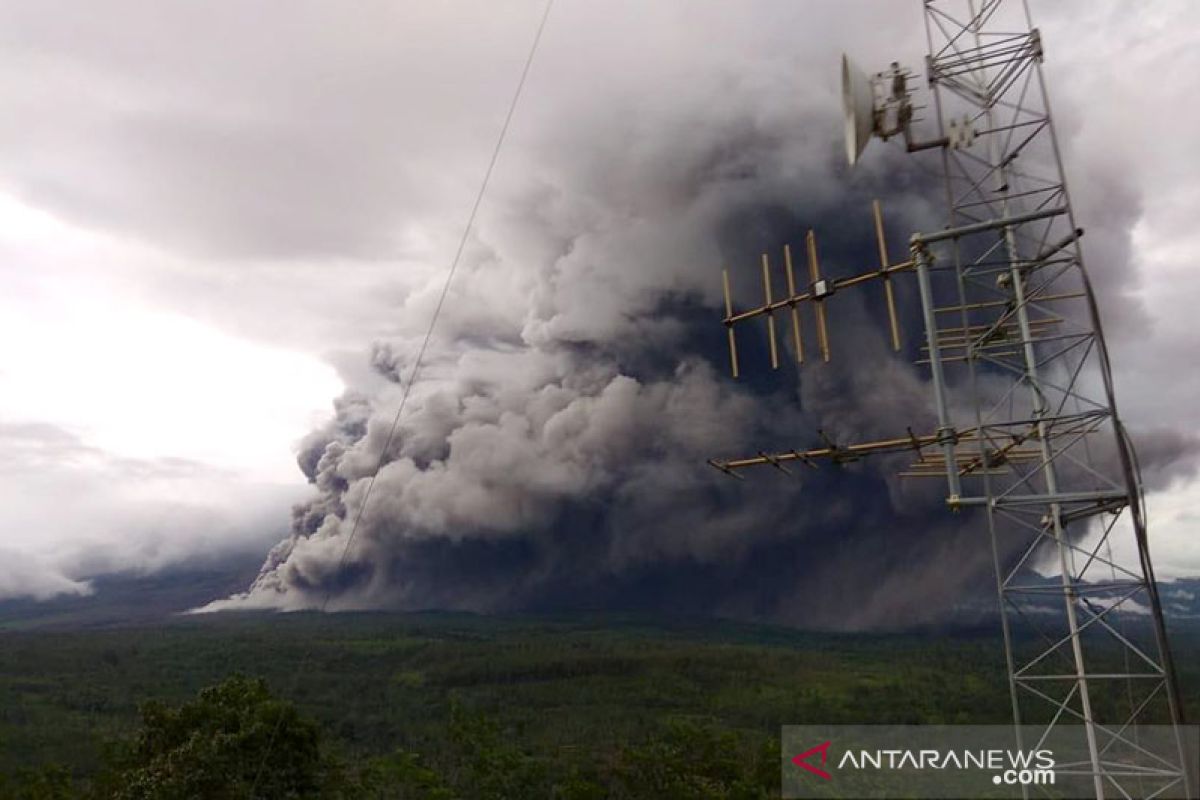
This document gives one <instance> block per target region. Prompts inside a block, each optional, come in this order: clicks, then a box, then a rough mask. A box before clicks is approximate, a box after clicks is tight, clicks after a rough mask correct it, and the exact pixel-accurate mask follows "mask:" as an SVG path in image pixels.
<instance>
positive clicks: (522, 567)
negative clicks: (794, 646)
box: [218, 23, 1195, 628]
mask: <svg viewBox="0 0 1200 800" xmlns="http://www.w3.org/2000/svg"><path fill="white" fill-rule="evenodd" d="M560 24H561V23H560ZM739 66H740V68H743V69H744V68H746V65H745V64H741V65H739ZM757 66H758V68H764V65H763V64H761V63H760V64H758V65H757ZM545 68H546V67H544V66H543V69H545ZM765 71H766V72H767V73H768V74H770V72H771V69H770V68H769V67H766V68H765ZM534 83H535V84H536V81H535V82H534ZM698 83H700V82H696V83H689V84H688V85H687V86H686V88H684V89H683V91H682V92H680V93H679V95H677V96H675V97H672V98H671V101H670V102H663V103H662V104H660V105H659V104H655V105H652V104H650V103H648V102H647V100H646V99H645V98H644V96H638V95H636V94H627V93H629V92H630V88H629V87H628V86H623V85H620V84H619V83H618V86H619V88H620V89H621V91H613V90H611V89H610V90H609V91H608V92H605V87H603V86H601V87H600V89H599V96H595V97H589V98H588V99H587V103H586V104H575V105H572V104H571V103H565V109H567V110H570V111H571V112H573V113H563V114H561V115H560V116H556V117H549V118H546V116H545V110H544V109H543V110H542V111H541V112H540V113H541V117H542V118H541V119H540V120H539V122H540V123H541V125H540V127H539V129H538V138H537V141H538V144H539V145H540V146H539V147H538V149H537V151H536V156H533V155H529V154H528V153H523V154H522V156H518V158H520V159H521V160H520V166H521V167H522V168H523V169H524V171H525V175H524V179H523V180H522V181H520V182H510V183H508V184H506V185H505V188H504V189H502V190H501V196H500V197H497V198H494V199H493V202H492V203H491V204H490V205H489V206H488V207H487V210H486V212H485V215H484V219H483V221H482V223H481V225H480V227H479V229H478V231H477V233H476V235H475V238H474V240H473V241H472V243H471V248H470V250H469V252H468V258H467V263H465V264H464V265H463V269H462V271H461V273H460V276H459V278H458V280H457V283H456V286H455V288H454V290H453V292H452V295H451V303H450V305H449V306H448V308H447V315H446V319H445V320H444V321H443V323H442V325H441V327H440V329H439V337H438V339H437V340H436V341H435V344H434V347H433V351H432V354H431V356H430V358H429V364H428V367H427V370H426V372H424V373H423V377H422V381H421V383H420V384H419V386H418V387H417V389H416V391H415V394H414V399H413V401H412V403H411V405H410V406H409V407H408V408H407V409H406V411H405V414H404V416H403V417H402V418H401V421H400V425H399V428H398V430H397V435H396V437H395V439H394V441H393V442H392V443H391V445H390V447H389V449H388V451H387V452H384V451H383V448H384V443H385V440H386V439H387V433H388V430H389V428H390V426H391V420H392V418H393V416H394V414H395V409H396V404H397V402H398V396H399V393H400V389H399V387H398V386H397V384H398V383H399V382H400V381H402V380H403V377H404V375H405V374H406V369H411V365H412V363H413V355H414V354H415V350H416V345H417V342H418V337H417V336H416V335H412V336H410V337H407V338H399V339H393V340H389V341H388V342H386V343H382V344H377V345H375V346H374V347H373V349H372V352H371V356H370V363H371V365H372V367H373V369H374V371H375V372H376V374H377V375H378V376H380V377H381V378H382V379H383V380H381V381H378V382H377V383H375V384H373V385H372V386H373V389H372V390H371V391H369V392H367V393H366V394H365V395H353V396H351V397H348V398H346V400H345V402H346V403H349V404H350V405H352V407H353V409H354V412H353V413H352V414H350V413H347V411H346V407H343V408H341V409H339V420H338V421H335V423H333V424H332V425H331V426H329V428H327V429H326V430H323V431H320V432H318V433H317V434H314V436H313V437H310V438H309V439H308V440H307V441H306V446H305V448H304V450H303V453H302V455H301V461H302V464H303V465H304V466H305V471H306V473H307V474H308V475H309V476H310V479H312V480H313V482H314V483H315V484H316V485H317V488H318V490H319V494H318V496H317V497H316V498H315V499H314V500H313V501H312V502H311V503H309V504H307V505H303V506H301V507H299V508H298V509H297V512H296V525H295V529H294V533H293V536H292V537H290V538H289V539H288V540H286V541H284V542H281V543H280V545H279V546H278V547H276V548H275V550H273V551H272V554H271V556H270V557H269V558H268V560H267V563H266V564H265V565H264V567H263V570H262V573H261V574H260V576H259V578H258V580H257V581H256V582H255V584H254V585H253V586H252V587H251V588H250V590H249V591H248V592H247V593H246V594H245V595H241V596H238V597H235V598H233V599H232V600H231V601H229V602H227V603H224V604H218V606H220V607H226V606H241V605H266V606H279V607H284V608H289V607H292V608H294V607H306V606H312V605H316V604H319V603H321V602H322V601H323V600H324V599H325V598H326V597H328V598H329V605H330V607H331V608H354V607H374V606H390V607H402V608H414V607H430V606H433V607H452V608H469V609H476V610H497V609H521V608H525V609H527V608H592V607H603V608H614V607H619V608H630V607H634V608H658V609H668V610H691V611H701V612H712V613H721V614H727V615H734V616H747V617H762V616H767V617H772V618H776V619H782V620H786V621H789V622H792V623H796V624H805V625H828V626H834V627H845V628H858V627H868V626H879V625H900V624H910V623H913V622H918V621H925V620H928V619H933V618H936V617H938V616H939V615H941V614H943V613H944V612H945V610H946V609H947V608H948V607H949V606H950V605H952V604H953V602H954V601H955V598H957V597H958V596H959V594H960V593H961V591H962V590H963V588H964V587H966V586H969V585H973V584H977V583H978V581H979V580H981V579H982V578H983V577H985V576H986V574H987V572H988V571H989V570H990V569H991V557H990V553H989V551H988V550H987V549H986V548H981V547H979V538H978V537H979V533H980V524H981V521H980V519H979V518H978V517H976V516H973V515H972V514H970V513H964V514H960V515H956V516H950V515H947V514H946V512H945V508H944V505H943V494H944V493H943V491H942V487H940V486H929V485H924V486H911V485H902V484H900V483H899V482H897V481H896V480H895V479H894V478H891V477H889V476H891V475H892V473H893V472H894V471H895V469H896V468H898V467H900V466H903V464H904V463H905V459H903V458H900V457H895V458H889V459H883V460H881V462H879V463H878V464H875V465H853V466H850V467H847V468H844V469H840V470H839V469H834V470H831V471H826V472H822V473H818V474H813V475H809V474H807V473H806V474H805V475H804V476H803V477H804V480H803V481H802V482H797V481H796V480H795V479H794V478H793V479H788V478H785V477H784V476H781V475H776V474H767V475H761V474H759V475H755V476H753V478H752V480H751V482H748V483H747V484H746V485H742V484H737V483H735V482H732V481H730V480H729V479H728V478H726V477H725V476H723V475H720V474H719V473H716V472H715V471H713V470H711V469H709V468H708V467H706V466H705V465H704V460H705V459H706V458H708V457H710V456H721V455H735V454H745V453H753V452H756V451H757V449H758V448H760V447H766V446H768V443H770V444H771V445H778V444H779V443H780V442H788V443H789V445H788V446H797V447H801V446H808V445H812V444H814V443H816V441H818V440H817V438H816V431H817V429H823V430H824V431H825V432H826V433H827V434H828V435H830V436H832V437H834V438H835V439H837V440H839V441H853V440H861V439H870V438H876V437H880V436H894V435H896V434H897V433H902V432H903V430H904V428H905V427H906V426H913V427H915V428H917V429H920V430H929V429H932V428H933V427H934V418H933V414H932V410H931V408H930V392H929V389H928V386H927V385H926V382H925V378H924V376H923V375H922V374H921V373H919V372H917V371H916V370H914V369H913V367H912V366H911V362H910V360H909V359H911V358H914V357H916V356H917V354H916V346H917V344H918V343H919V342H918V341H917V339H918V338H919V331H920V328H919V323H917V321H916V319H915V317H916V314H915V311H914V309H913V306H912V293H911V289H907V290H902V293H901V299H902V305H903V315H904V317H905V327H906V336H907V339H908V342H907V348H906V352H905V353H904V356H905V358H897V357H896V356H894V355H893V354H892V353H891V352H890V349H889V348H888V347H887V345H886V342H885V341H884V338H883V335H882V326H881V325H880V324H879V323H880V322H881V320H882V316H881V313H880V312H881V309H880V305H879V303H878V298H871V297H864V296H858V297H854V298H847V299H845V300H843V299H842V298H839V299H838V300H839V302H838V303H837V304H831V316H832V318H833V323H832V328H833V334H832V338H833V341H834V349H835V351H836V352H837V353H838V355H837V357H836V358H835V361H834V363H833V364H832V365H829V366H821V365H816V366H811V367H806V368H805V370H804V371H803V373H802V374H801V376H800V377H799V379H798V380H799V383H798V386H795V385H793V388H790V389H789V386H788V383H789V381H790V380H791V379H790V378H786V379H784V380H783V381H780V380H779V376H775V379H774V381H772V379H771V378H769V377H765V376H764V377H759V378H752V379H751V381H750V385H749V386H744V387H743V388H741V389H737V388H735V387H734V386H733V385H731V384H730V383H728V382H727V381H726V380H725V379H723V378H721V377H719V376H718V373H717V370H718V369H720V367H721V365H723V363H724V354H723V353H722V352H721V351H720V349H719V347H720V345H719V344H718V343H719V334H720V330H719V326H718V325H717V313H716V310H715V306H716V304H717V294H716V289H717V287H718V286H719V271H718V270H719V267H720V266H721V265H728V266H731V267H733V269H734V275H735V280H734V283H735V290H736V293H737V294H738V295H739V297H741V298H749V299H746V300H744V301H743V302H753V298H754V296H755V295H756V294H757V292H760V291H761V287H760V285H759V284H758V282H757V277H756V276H757V255H758V253H759V252H760V251H761V250H765V249H769V250H771V251H772V252H775V253H778V251H779V249H780V248H781V246H782V244H783V243H784V242H785V241H786V242H791V243H792V244H793V246H794V247H797V249H798V245H799V242H800V241H801V236H802V235H803V231H804V228H805V227H806V226H809V225H811V226H813V227H815V228H816V229H817V230H818V231H819V232H820V236H821V242H822V247H823V248H824V249H823V252H824V253H825V254H826V255H825V257H826V258H827V259H828V261H827V262H826V263H829V264H832V265H833V266H831V267H830V268H829V269H831V270H833V274H837V273H838V272H839V271H840V272H841V274H845V273H847V272H853V271H859V269H861V268H869V267H870V266H871V265H872V264H873V259H874V258H875V256H874V253H873V242H871V240H870V238H869V237H870V227H869V226H870V223H869V216H868V206H867V203H868V199H869V197H870V196H872V195H873V194H879V193H886V194H887V196H888V207H889V210H890V211H891V212H892V213H891V215H890V217H889V218H890V220H891V224H890V229H892V232H893V234H894V233H895V231H896V230H897V229H898V230H900V231H901V232H906V231H908V230H914V229H917V230H920V229H926V230H927V229H932V228H936V227H940V222H939V218H938V216H937V215H936V212H935V210H934V208H935V207H934V206H933V205H932V204H931V203H930V202H929V201H927V200H923V199H921V198H922V197H924V196H930V195H936V191H935V190H932V189H933V187H932V186H931V184H930V181H929V179H928V177H926V176H924V175H923V174H922V173H921V172H920V170H919V169H918V170H914V168H912V167H910V166H906V165H903V164H901V163H900V161H899V159H897V158H896V154H894V153H891V154H887V155H883V154H880V161H882V162H884V163H885V164H886V167H883V168H879V169H878V170H877V171H876V172H874V173H872V172H870V171H867V172H865V173H864V174H860V175H857V176H854V177H853V178H850V177H849V176H847V175H846V174H845V171H844V168H842V167H841V166H840V164H839V161H838V159H839V158H840V147H839V145H840V142H839V141H838V138H837V137H838V136H839V135H840V131H839V130H838V127H837V125H836V124H825V123H827V122H834V123H836V119H837V106H836V97H835V96H834V95H833V93H832V92H830V91H829V90H828V89H829V87H828V86H819V87H815V88H813V87H809V88H810V91H808V93H807V94H805V93H803V92H802V93H801V94H800V95H799V96H796V95H793V96H791V97H789V103H788V105H787V106H786V107H785V108H786V109H787V110H784V111H780V110H777V109H779V104H778V102H777V101H776V99H775V98H774V97H773V87H771V86H770V82H769V81H766V80H763V79H762V78H761V76H758V77H756V78H752V79H750V80H746V81H744V82H741V81H740V80H739V79H737V78H734V77H733V74H732V73H729V74H722V73H720V71H719V70H718V74H717V75H716V76H710V84H709V85H707V86H705V85H702V84H701V85H697V84H698ZM731 84H736V85H737V91H736V92H727V93H723V92H722V91H721V89H723V87H725V86H728V85H731ZM885 175H886V178H885ZM1102 183H1104V182H1103V181H1102ZM1105 185H1106V186H1108V184H1107V183H1105ZM847 187H849V191H847ZM1107 196H1108V197H1110V198H1113V199H1114V201H1115V202H1114V203H1113V206H1112V207H1110V208H1106V209H1105V213H1103V214H1101V215H1099V217H1100V219H1099V221H1100V223H1101V225H1102V231H1104V232H1102V233H1101V234H1100V235H1098V236H1096V237H1093V239H1095V240H1096V241H1097V242H1098V245H1099V246H1098V247H1097V248H1095V249H1096V250H1098V251H1099V252H1100V255H1099V257H1098V258H1097V259H1096V262H1097V263H1095V264H1094V266H1093V272H1094V274H1095V280H1096V282H1097V283H1098V284H1099V285H1100V287H1101V290H1102V291H1117V290H1118V289H1120V287H1122V286H1123V285H1127V282H1128V277H1127V270H1124V266H1125V264H1126V263H1127V261H1128V256H1129V252H1130V244H1129V230H1130V228H1131V226H1132V224H1133V221H1134V220H1136V218H1137V216H1138V213H1139V210H1138V206H1137V203H1136V191H1135V190H1133V189H1131V188H1129V187H1127V186H1126V185H1124V184H1119V183H1118V185H1115V186H1108V190H1107ZM897 239H898V240H897V241H894V244H893V246H894V247H902V246H903V243H904V239H902V238H899V237H897ZM777 263H778V262H777ZM777 280H779V278H778V277H777ZM418 309H420V310H421V311H427V310H428V305H427V304H424V303H420V302H419V301H418V302H413V301H410V302H407V303H406V306H405V309H404V311H405V313H406V314H409V315H411V316H413V317H416V318H418V319H422V320H424V319H428V317H427V316H426V315H425V314H418V313H417V311H418ZM705 309H707V313H708V315H709V318H708V319H704V316H703V314H702V313H697V312H703V311H704V310H705ZM1124 319H1125V320H1132V319H1135V317H1131V316H1129V315H1125V316H1124ZM705 326H707V327H705ZM711 331H715V332H716V336H713V335H711V333H710V332H711ZM811 333H812V332H811V330H810V331H809V335H810V342H811V341H812V339H811ZM700 343H703V344H704V345H706V347H704V348H700V347H698V346H697V345H698V344H700ZM714 344H716V347H713V345H714ZM743 347H744V350H743V359H744V361H743V364H744V369H745V370H746V371H747V372H749V373H751V374H753V373H754V372H756V371H760V372H761V373H765V372H766V371H767V370H766V367H765V364H763V363H762V362H761V360H762V358H763V351H762V346H761V341H758V342H756V341H755V339H754V335H753V334H751V335H750V336H749V337H748V340H747V339H746V338H744V339H743ZM714 351H715V352H714ZM810 355H811V353H810ZM655 356H658V357H657V358H656V357H655ZM663 356H665V357H663ZM755 356H757V357H758V358H759V359H760V363H759V364H753V363H751V362H752V359H753V358H754V357H755ZM784 374H785V375H790V374H791V373H790V372H786V371H785V373H784ZM364 402H365V406H364ZM364 408H365V409H369V415H370V419H369V421H368V422H367V423H366V426H365V428H364V427H363V425H362V414H363V411H364ZM1155 441H1156V446H1154V447H1151V448H1149V451H1148V454H1147V455H1148V461H1150V462H1152V463H1153V464H1155V465H1159V466H1161V467H1162V468H1163V469H1164V474H1179V472H1178V467H1180V466H1183V465H1184V464H1185V462H1187V463H1190V458H1191V457H1192V454H1194V452H1195V448H1194V445H1193V444H1192V443H1190V442H1189V441H1187V440H1186V438H1181V437H1178V436H1174V435H1172V434H1170V433H1164V434H1160V435H1159V436H1158V438H1157V439H1156V440H1155ZM1157 444H1162V445H1164V446H1163V447H1159V446H1157ZM380 463H382V465H383V466H382V469H380V470H379V473H378V477H377V478H376V479H375V484H374V486H373V487H372V489H371V495H370V503H369V504H367V505H366V506H365V507H364V504H363V499H364V496H365V495H366V491H367V487H368V485H369V484H370V482H371V480H372V478H371V476H372V475H373V474H374V472H375V469H376V466H377V465H378V464H380ZM1173 464H1174V465H1175V466H1172V465H1173ZM1157 468H1158V467H1155V469H1157ZM1185 468H1186V467H1185ZM360 514H361V518H360ZM356 526H357V527H356ZM351 529H354V537H355V538H354V541H353V544H352V546H349V536H350V531H351ZM348 546H349V549H347V547H348ZM343 552H345V553H346V561H345V563H344V564H342V563H340V560H341V557H342V554H343Z"/></svg>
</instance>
